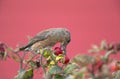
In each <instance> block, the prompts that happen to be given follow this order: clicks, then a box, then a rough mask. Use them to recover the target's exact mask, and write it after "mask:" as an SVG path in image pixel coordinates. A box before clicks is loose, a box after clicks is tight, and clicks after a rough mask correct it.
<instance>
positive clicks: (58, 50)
mask: <svg viewBox="0 0 120 79" xmlns="http://www.w3.org/2000/svg"><path fill="white" fill-rule="evenodd" d="M54 50H55V55H57V56H58V55H60V54H63V52H62V50H61V48H60V47H55V49H54Z"/></svg>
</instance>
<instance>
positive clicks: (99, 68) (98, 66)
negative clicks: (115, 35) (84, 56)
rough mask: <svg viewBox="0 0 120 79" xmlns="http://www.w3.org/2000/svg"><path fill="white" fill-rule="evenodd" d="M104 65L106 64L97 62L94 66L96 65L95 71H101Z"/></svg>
mask: <svg viewBox="0 0 120 79" xmlns="http://www.w3.org/2000/svg"><path fill="white" fill-rule="evenodd" d="M103 64H104V62H103V61H101V60H98V61H96V62H95V63H94V65H95V67H94V69H95V70H101V68H102V66H103Z"/></svg>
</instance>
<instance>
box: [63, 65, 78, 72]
mask: <svg viewBox="0 0 120 79" xmlns="http://www.w3.org/2000/svg"><path fill="white" fill-rule="evenodd" d="M78 68H79V66H78V65H77V64H75V63H72V64H69V65H67V67H66V68H65V70H64V73H66V74H70V73H72V72H73V71H74V70H75V69H78Z"/></svg>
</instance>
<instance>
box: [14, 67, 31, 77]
mask: <svg viewBox="0 0 120 79" xmlns="http://www.w3.org/2000/svg"><path fill="white" fill-rule="evenodd" d="M14 79H33V69H29V70H27V71H25V70H23V71H20V72H19V74H18V75H17V76H16V77H15V78H14Z"/></svg>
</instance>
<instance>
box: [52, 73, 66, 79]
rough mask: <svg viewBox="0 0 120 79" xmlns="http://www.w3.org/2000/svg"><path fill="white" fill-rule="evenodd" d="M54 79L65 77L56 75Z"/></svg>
mask: <svg viewBox="0 0 120 79" xmlns="http://www.w3.org/2000/svg"><path fill="white" fill-rule="evenodd" d="M54 79H64V76H62V75H59V74H56V75H55V77H54Z"/></svg>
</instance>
